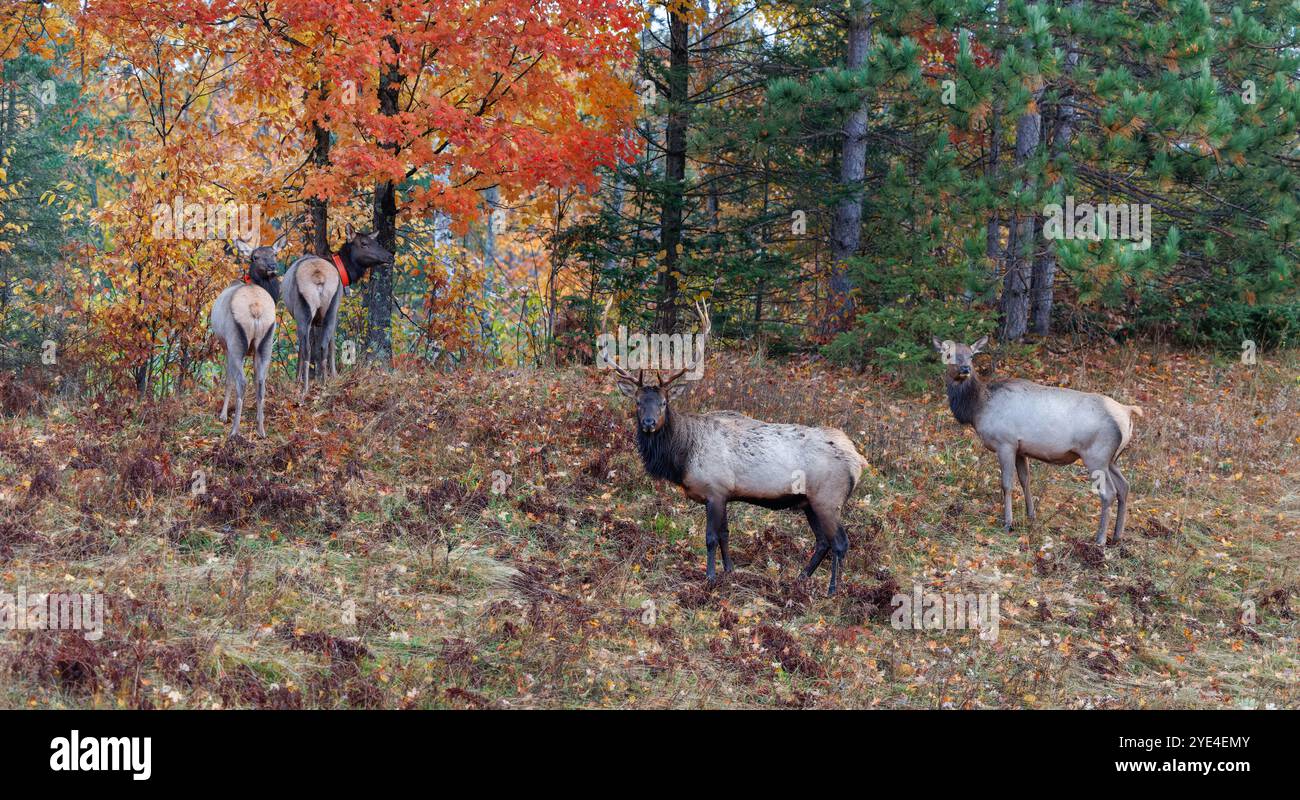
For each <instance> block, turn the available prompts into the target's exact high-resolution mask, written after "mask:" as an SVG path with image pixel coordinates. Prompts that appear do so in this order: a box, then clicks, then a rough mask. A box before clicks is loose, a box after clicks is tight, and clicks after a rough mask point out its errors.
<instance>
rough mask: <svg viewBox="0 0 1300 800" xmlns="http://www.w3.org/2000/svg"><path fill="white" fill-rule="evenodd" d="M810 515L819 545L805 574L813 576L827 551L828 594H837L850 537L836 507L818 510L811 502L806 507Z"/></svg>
mask: <svg viewBox="0 0 1300 800" xmlns="http://www.w3.org/2000/svg"><path fill="white" fill-rule="evenodd" d="M804 513H805V514H806V515H807V516H808V524H809V525H810V526H812V529H813V533H814V534H816V536H817V547H816V548H815V549H814V550H813V554H812V559H811V560H810V561H809V562H808V567H807V568H806V569H805V570H804V575H805V576H811V575H812V574H813V573H814V572H816V571H817V567H818V566H820V565H821V563H822V559H824V558H825V557H826V554H827V553H830V556H831V583H830V586H829V587H828V588H827V590H826V594H827V595H833V594H835V587H836V586H837V585H838V584H839V577H840V564H841V563H842V562H843V561H844V555H845V553H847V552H848V550H849V537H848V534H846V533H845V532H844V528H843V526H841V525H840V519H839V513H838V512H837V511H835V510H834V509H825V508H823V509H821V510H818V509H817V508H816V507H815V506H814V505H812V504H810V505H808V506H807V507H806V508H805V509H804Z"/></svg>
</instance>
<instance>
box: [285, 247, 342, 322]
mask: <svg viewBox="0 0 1300 800" xmlns="http://www.w3.org/2000/svg"><path fill="white" fill-rule="evenodd" d="M294 282H295V283H296V284H297V289H298V295H299V296H300V297H302V299H303V301H304V302H305V303H306V304H307V307H308V308H310V309H311V312H312V319H313V320H315V319H319V318H320V317H321V316H322V315H323V314H324V313H325V309H328V308H329V306H330V302H331V301H333V299H334V294H335V292H337V291H338V290H339V271H338V268H337V267H335V266H334V265H333V264H331V263H330V262H328V261H326V260H325V259H323V258H309V259H306V260H304V261H301V262H299V264H298V270H297V272H296V273H295V274H294Z"/></svg>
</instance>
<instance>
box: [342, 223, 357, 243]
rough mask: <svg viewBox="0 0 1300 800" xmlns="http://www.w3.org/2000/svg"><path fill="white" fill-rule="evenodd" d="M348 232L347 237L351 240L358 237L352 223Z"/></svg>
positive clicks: (347, 229) (349, 224)
mask: <svg viewBox="0 0 1300 800" xmlns="http://www.w3.org/2000/svg"><path fill="white" fill-rule="evenodd" d="M346 231H347V233H346V234H345V235H346V236H347V237H348V239H349V240H351V239H352V237H353V236H356V235H357V232H356V231H355V230H353V228H352V223H351V222H349V223H348V225H347V228H346Z"/></svg>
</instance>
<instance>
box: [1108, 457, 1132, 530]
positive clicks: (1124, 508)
mask: <svg viewBox="0 0 1300 800" xmlns="http://www.w3.org/2000/svg"><path fill="white" fill-rule="evenodd" d="M1110 479H1111V480H1112V481H1114V483H1115V497H1116V498H1118V502H1117V503H1116V504H1115V536H1114V538H1113V539H1112V540H1111V541H1114V542H1118V541H1119V537H1121V536H1123V535H1124V522H1125V521H1126V520H1127V519H1128V481H1127V480H1125V479H1124V476H1123V475H1121V474H1120V473H1119V468H1118V467H1116V466H1115V465H1114V464H1111V465H1110Z"/></svg>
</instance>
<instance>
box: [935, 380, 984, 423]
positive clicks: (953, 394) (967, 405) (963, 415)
mask: <svg viewBox="0 0 1300 800" xmlns="http://www.w3.org/2000/svg"><path fill="white" fill-rule="evenodd" d="M943 382H944V384H945V385H946V386H947V388H948V408H950V409H952V415H953V416H954V417H956V418H957V421H958V422H960V423H961V424H963V425H974V424H975V415H976V414H978V413H979V410H980V406H983V405H984V401H985V400H986V399H987V398H988V389H986V388H985V387H984V384H983V383H980V379H979V378H978V377H977V376H976V375H975V371H974V370H972V371H971V375H970V377H969V378H967V379H966V380H964V381H954V380H952V379H951V378H949V377H948V376H947V375H945V376H944V378H943Z"/></svg>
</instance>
